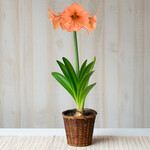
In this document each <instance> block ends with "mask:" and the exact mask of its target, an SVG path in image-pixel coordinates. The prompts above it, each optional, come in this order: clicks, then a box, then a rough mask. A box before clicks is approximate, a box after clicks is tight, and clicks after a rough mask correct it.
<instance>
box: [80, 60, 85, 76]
mask: <svg viewBox="0 0 150 150" xmlns="http://www.w3.org/2000/svg"><path fill="white" fill-rule="evenodd" d="M86 64H87V59H86V60H85V61H84V63H83V64H82V66H81V68H80V71H79V78H80V76H81V74H82V73H83V71H84V69H85V67H86Z"/></svg>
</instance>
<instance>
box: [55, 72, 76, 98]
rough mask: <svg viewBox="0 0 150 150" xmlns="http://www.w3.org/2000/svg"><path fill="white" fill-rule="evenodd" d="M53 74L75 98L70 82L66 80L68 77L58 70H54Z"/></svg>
mask: <svg viewBox="0 0 150 150" xmlns="http://www.w3.org/2000/svg"><path fill="white" fill-rule="evenodd" d="M52 75H53V77H54V78H55V79H56V80H57V81H58V82H59V83H60V84H61V85H62V86H63V87H64V88H65V89H66V90H67V91H68V92H69V93H70V95H71V96H72V97H73V98H74V99H75V97H74V93H73V91H72V89H71V87H70V84H69V82H68V81H67V80H66V78H65V77H64V76H63V75H62V74H60V73H58V72H52Z"/></svg>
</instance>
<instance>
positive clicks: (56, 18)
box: [48, 9, 61, 30]
mask: <svg viewBox="0 0 150 150" xmlns="http://www.w3.org/2000/svg"><path fill="white" fill-rule="evenodd" d="M48 10H49V12H48V14H49V20H52V22H53V27H54V30H57V29H58V28H59V26H60V20H61V16H60V15H55V14H54V13H53V11H52V10H50V9H48Z"/></svg>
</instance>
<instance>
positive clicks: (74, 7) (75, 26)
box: [48, 3, 97, 33]
mask: <svg viewBox="0 0 150 150" xmlns="http://www.w3.org/2000/svg"><path fill="white" fill-rule="evenodd" d="M48 13H49V15H50V16H49V19H50V20H52V22H53V27H54V30H57V29H58V28H59V26H61V28H62V30H67V31H68V32H71V31H80V30H81V28H85V29H86V30H87V32H88V33H90V30H92V31H93V30H95V28H96V21H97V17H96V15H97V12H96V14H95V15H94V16H93V17H89V15H90V13H88V12H86V11H85V10H84V9H83V7H82V6H81V5H80V4H76V3H73V4H71V5H70V6H69V7H67V8H65V10H64V11H63V12H62V13H58V14H59V15H55V14H54V13H53V11H52V10H50V9H49V12H48Z"/></svg>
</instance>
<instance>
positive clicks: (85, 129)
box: [62, 109, 97, 146]
mask: <svg viewBox="0 0 150 150" xmlns="http://www.w3.org/2000/svg"><path fill="white" fill-rule="evenodd" d="M75 112H76V109H71V110H66V111H64V112H62V115H63V119H64V124H65V130H66V136H67V142H68V145H71V146H88V145H91V144H92V136H93V129H94V122H95V117H96V114H97V112H96V111H95V110H92V109H85V114H86V116H85V117H73V116H71V115H70V114H74V113H75ZM69 115H70V116H69Z"/></svg>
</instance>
